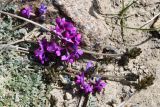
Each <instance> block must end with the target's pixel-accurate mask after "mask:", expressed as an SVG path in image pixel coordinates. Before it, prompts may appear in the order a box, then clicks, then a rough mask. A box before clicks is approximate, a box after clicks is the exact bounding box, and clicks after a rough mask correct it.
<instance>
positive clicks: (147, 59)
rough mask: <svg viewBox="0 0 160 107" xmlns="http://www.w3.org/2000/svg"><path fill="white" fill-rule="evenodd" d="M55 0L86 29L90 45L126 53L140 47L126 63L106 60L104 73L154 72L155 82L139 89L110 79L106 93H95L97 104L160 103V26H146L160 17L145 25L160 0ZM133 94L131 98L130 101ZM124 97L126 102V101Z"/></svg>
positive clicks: (150, 106) (140, 106)
mask: <svg viewBox="0 0 160 107" xmlns="http://www.w3.org/2000/svg"><path fill="white" fill-rule="evenodd" d="M133 2H134V3H133ZM53 4H54V6H55V7H56V8H57V9H58V11H59V13H60V14H62V15H65V16H67V17H69V18H71V19H72V20H73V21H74V22H75V23H76V25H77V26H78V27H79V29H80V30H81V32H82V33H83V41H84V43H86V46H87V49H90V50H94V51H102V50H104V49H106V48H109V47H110V48H111V49H114V50H115V51H116V52H117V53H123V52H124V51H125V49H126V48H128V49H130V48H133V47H138V48H140V49H141V51H142V53H141V54H140V55H139V56H138V57H136V58H135V59H131V60H129V62H128V64H127V65H125V66H119V65H118V64H117V62H116V61H115V63H111V64H103V66H102V69H103V70H104V72H103V73H104V74H110V75H114V76H125V75H127V74H129V73H131V74H135V75H137V76H139V78H144V77H145V76H146V75H151V74H153V75H154V76H155V80H154V82H153V85H152V86H149V87H147V89H142V90H140V91H136V89H135V88H134V87H133V86H131V85H125V84H122V83H119V82H115V81H107V82H108V85H107V87H106V89H105V91H104V93H103V94H100V95H97V96H96V99H95V100H96V102H95V104H96V107H110V106H114V107H117V106H118V105H119V106H118V107H122V106H126V107H158V106H160V104H159V103H160V102H159V100H158V99H159V98H160V96H159V94H158V93H159V86H158V81H159V64H160V63H159V60H160V57H159V54H160V52H159V46H160V45H159V36H160V35H159V33H158V30H157V31H148V30H145V29H150V28H158V27H160V26H159V25H158V23H159V22H158V21H157V20H160V19H159V18H155V19H154V20H152V21H151V22H150V23H148V24H147V25H145V26H143V25H144V24H145V23H146V22H147V21H148V20H150V19H152V18H153V17H154V16H156V15H157V14H158V13H159V12H160V11H159V10H160V5H159V1H158V0H152V1H150V0H137V1H132V0H125V1H123V0H122V1H121V0H53ZM130 4H131V5H130ZM129 5H130V6H129ZM127 6H128V7H127ZM126 7H127V8H126ZM122 18H123V19H122ZM136 28H137V29H136ZM138 28H139V29H138ZM148 81H149V80H148ZM133 93H135V94H133ZM132 94H133V96H132ZM130 96H132V97H131V99H130V100H129V101H127V99H128V98H130ZM123 101H124V102H126V101H127V103H126V104H124V102H123ZM121 104H122V105H121Z"/></svg>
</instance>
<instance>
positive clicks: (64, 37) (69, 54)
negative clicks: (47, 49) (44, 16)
mask: <svg viewBox="0 0 160 107" xmlns="http://www.w3.org/2000/svg"><path fill="white" fill-rule="evenodd" d="M53 31H54V33H55V34H56V36H57V37H58V38H60V39H61V44H62V45H63V46H64V47H65V55H63V56H62V58H61V60H64V61H67V62H70V63H73V62H74V60H75V59H78V58H79V57H80V56H81V55H82V54H83V51H82V50H80V49H79V44H80V41H81V34H79V33H78V32H77V28H76V27H75V26H74V25H73V23H71V22H69V21H67V20H66V19H65V18H56V27H55V29H54V30H53Z"/></svg>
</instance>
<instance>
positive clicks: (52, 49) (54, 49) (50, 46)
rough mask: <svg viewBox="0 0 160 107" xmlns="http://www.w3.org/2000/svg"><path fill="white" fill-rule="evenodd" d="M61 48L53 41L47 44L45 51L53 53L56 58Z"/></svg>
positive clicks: (59, 54)
mask: <svg viewBox="0 0 160 107" xmlns="http://www.w3.org/2000/svg"><path fill="white" fill-rule="evenodd" d="M61 50H62V48H61V47H60V46H58V45H57V44H56V43H55V42H54V41H51V42H50V43H48V46H47V51H48V52H50V53H55V54H56V55H57V56H61Z"/></svg>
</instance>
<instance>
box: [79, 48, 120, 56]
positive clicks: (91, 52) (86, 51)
mask: <svg viewBox="0 0 160 107" xmlns="http://www.w3.org/2000/svg"><path fill="white" fill-rule="evenodd" d="M81 50H82V51H83V52H84V53H88V54H93V55H103V56H109V57H119V56H122V55H123V54H105V53H97V52H93V51H88V50H84V49H81Z"/></svg>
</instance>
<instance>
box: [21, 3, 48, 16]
mask: <svg viewBox="0 0 160 107" xmlns="http://www.w3.org/2000/svg"><path fill="white" fill-rule="evenodd" d="M32 12H33V8H32V6H26V7H24V8H22V9H21V11H20V14H21V16H23V17H25V18H30V17H31V15H32V14H33V13H32ZM46 12H47V6H46V5H44V4H43V3H41V5H40V6H39V8H38V11H37V12H36V15H38V16H41V15H44V14H45V13H46Z"/></svg>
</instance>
